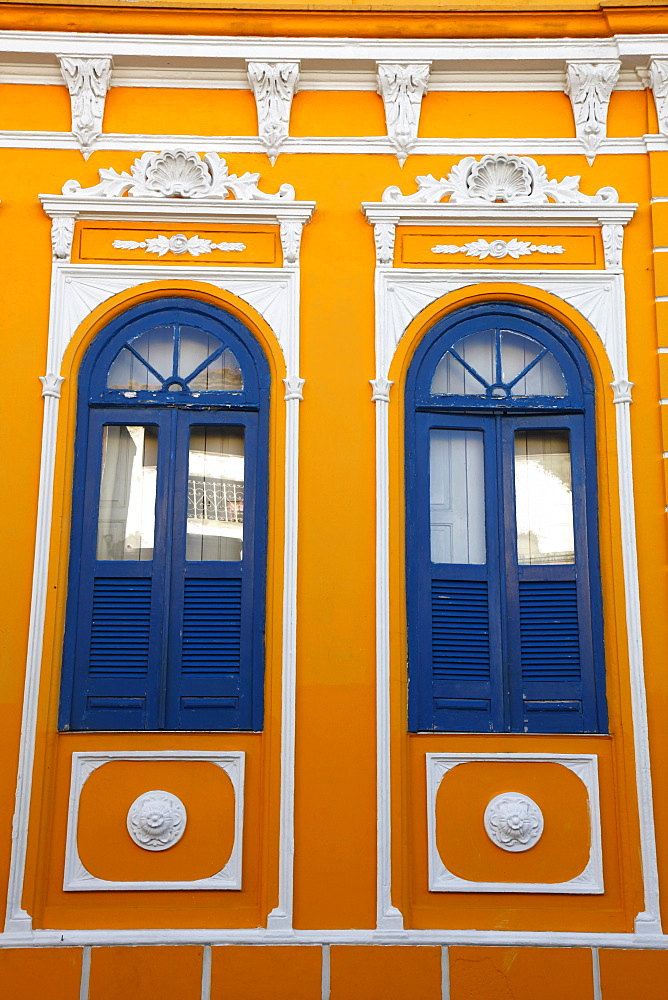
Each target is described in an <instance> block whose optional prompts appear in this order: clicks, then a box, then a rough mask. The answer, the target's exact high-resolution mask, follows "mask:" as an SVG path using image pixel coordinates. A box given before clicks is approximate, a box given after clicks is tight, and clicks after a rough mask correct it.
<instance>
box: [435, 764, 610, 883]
mask: <svg viewBox="0 0 668 1000" xmlns="http://www.w3.org/2000/svg"><path fill="white" fill-rule="evenodd" d="M425 758H426V764H427V842H428V864H429V891H430V892H503V893H508V892H526V893H535V892H540V893H564V892H566V893H569V894H576V893H577V894H587V895H592V894H599V893H602V892H603V891H604V886H603V852H602V846H601V809H600V804H599V794H598V757H597V756H596V754H570V753H561V754H550V753H428V754H425ZM472 761H485V762H489V763H492V762H494V761H512V762H515V761H518V762H519V761H522V762H530V763H537V764H540V763H550V764H561V766H562V767H565V768H567V769H568V770H569V771H572V772H573V774H575V775H577V777H578V778H579V779H580V781H582V783H583V785H584V786H585V788H586V789H587V797H588V806H589V832H590V837H591V841H590V850H589V859H588V861H587V864H586V865H585V867H584V869H583V870H582V871H581V872H580V873H579V874H578V875H576V876H575V877H574V878H572V879H569V880H568V881H566V882H472V881H470V880H468V879H464V878H460V877H459V876H458V875H455V874H453V872H451V871H449V870H448V868H447V867H446V865H445V863H444V862H443V859H442V858H441V855H440V854H439V851H438V846H437V843H436V799H437V796H438V790H439V788H440V786H441V782H442V780H443V778H444V777H445V775H446V774H447V773H448V772H449V771H451V770H452V769H453V768H455V767H457V766H458V765H460V764H468V763H471V762H472ZM517 790H518V789H516V791H517Z"/></svg>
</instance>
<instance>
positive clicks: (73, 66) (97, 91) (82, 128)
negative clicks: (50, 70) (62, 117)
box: [58, 56, 111, 160]
mask: <svg viewBox="0 0 668 1000" xmlns="http://www.w3.org/2000/svg"><path fill="white" fill-rule="evenodd" d="M58 59H59V61H60V71H61V73H62V75H63V79H64V80H65V84H66V85H67V89H68V91H69V94H70V104H71V109H72V133H73V135H74V136H75V137H76V138H77V139H78V141H79V145H80V147H81V152H82V154H83V157H84V159H85V160H87V159H88V157H89V156H90V154H91V151H92V149H91V147H92V146H93V144H94V143H95V141H96V140H97V139H99V138H100V136H101V135H102V119H103V117H104V104H105V99H106V96H107V91H108V90H109V87H110V85H111V56H99V57H96V58H92V57H87V56H58Z"/></svg>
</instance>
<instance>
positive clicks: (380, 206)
mask: <svg viewBox="0 0 668 1000" xmlns="http://www.w3.org/2000/svg"><path fill="white" fill-rule="evenodd" d="M637 207H638V206H637V205H630V204H626V205H619V204H610V205H606V204H598V205H552V204H550V205H522V206H517V205H498V204H493V205H480V206H477V205H451V204H450V203H449V202H442V203H439V204H437V205H397V204H392V203H391V202H364V203H363V204H362V211H363V212H364V214H365V215H366V217H367V219H368V221H369V222H370V223H373V224H376V223H395V224H396V225H401V226H462V225H466V226H533V225H536V226H600V225H604V224H605V225H617V226H625V225H626V224H627V223H628V222H630V221H631V219H632V218H633V215H634V213H635V211H636V209H637Z"/></svg>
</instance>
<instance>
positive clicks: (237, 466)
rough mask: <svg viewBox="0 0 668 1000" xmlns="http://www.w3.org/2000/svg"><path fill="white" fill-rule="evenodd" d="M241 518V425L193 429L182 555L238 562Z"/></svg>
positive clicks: (242, 442) (242, 459) (240, 549)
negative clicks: (183, 551)
mask: <svg viewBox="0 0 668 1000" xmlns="http://www.w3.org/2000/svg"><path fill="white" fill-rule="evenodd" d="M243 522H244V430H243V427H193V428H192V430H191V432H190V453H189V460H188V524H187V537H186V559H188V560H189V561H191V562H209V561H210V562H220V561H238V560H240V559H241V556H242V544H243Z"/></svg>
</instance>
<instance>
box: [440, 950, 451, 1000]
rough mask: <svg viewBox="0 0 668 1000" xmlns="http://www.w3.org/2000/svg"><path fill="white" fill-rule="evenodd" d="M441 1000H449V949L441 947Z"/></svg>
mask: <svg viewBox="0 0 668 1000" xmlns="http://www.w3.org/2000/svg"><path fill="white" fill-rule="evenodd" d="M441 1000H450V949H449V948H448V946H447V944H444V945H441Z"/></svg>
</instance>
